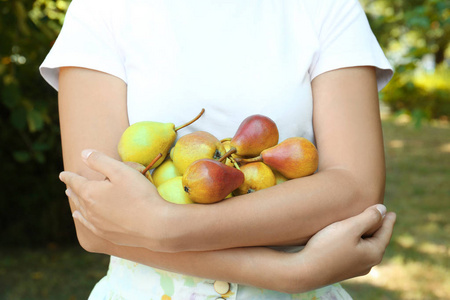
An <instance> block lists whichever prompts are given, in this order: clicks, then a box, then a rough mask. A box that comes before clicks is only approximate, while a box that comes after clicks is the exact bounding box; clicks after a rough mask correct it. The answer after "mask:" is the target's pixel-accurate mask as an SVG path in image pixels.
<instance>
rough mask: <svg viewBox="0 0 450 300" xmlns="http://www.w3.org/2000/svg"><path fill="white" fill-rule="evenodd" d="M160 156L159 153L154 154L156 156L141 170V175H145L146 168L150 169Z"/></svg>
mask: <svg viewBox="0 0 450 300" xmlns="http://www.w3.org/2000/svg"><path fill="white" fill-rule="evenodd" d="M161 157H162V154H161V153H158V155H156V157H155V158H154V159H153V160H152V161H151V162H150V163H149V164H148V166H147V167H146V168H145V169H144V171H142V175H145V173H147V171H148V170H150V169H151V168H152V167H153V165H154V164H155V163H156V162H157V161H158V159H160V158H161Z"/></svg>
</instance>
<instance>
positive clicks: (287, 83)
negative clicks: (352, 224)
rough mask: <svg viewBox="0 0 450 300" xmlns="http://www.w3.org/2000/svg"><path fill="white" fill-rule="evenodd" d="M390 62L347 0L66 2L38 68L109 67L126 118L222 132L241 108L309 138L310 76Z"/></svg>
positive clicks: (381, 72) (54, 75)
mask: <svg viewBox="0 0 450 300" xmlns="http://www.w3.org/2000/svg"><path fill="white" fill-rule="evenodd" d="M359 65H371V66H376V67H377V75H378V82H379V88H380V89H381V88H382V87H383V86H384V85H385V84H386V83H387V82H388V80H389V79H390V77H391V76H392V70H391V67H390V65H389V63H388V61H387V59H386V58H385V56H384V54H383V52H382V51H381V49H380V46H379V44H378V42H377V40H376V38H375V37H374V35H373V33H372V31H371V29H370V27H369V25H368V22H367V19H366V17H365V14H364V13H363V10H362V8H361V7H360V5H359V3H358V2H357V1H356V0H303V1H302V0H283V1H274V0H245V1H242V0H227V1H209V0H194V1H182V0H170V1H163V0H152V1H149V0H133V1H131V0H128V1H125V0H108V1H107V0H95V1H94V0H75V1H73V2H72V4H71V6H70V8H69V11H68V13H67V16H66V20H65V23H64V26H63V29H62V31H61V34H60V36H59V37H58V39H57V41H56V43H55V45H54V46H53V49H52V50H51V52H50V54H49V55H48V57H47V58H46V59H45V61H44V62H43V64H42V66H41V72H42V75H43V76H44V78H45V79H46V80H48V82H49V83H50V84H51V85H52V86H54V87H55V88H57V87H58V68H59V67H61V66H78V67H84V68H90V69H95V70H99V71H102V72H106V73H110V74H112V75H114V76H117V77H119V78H121V79H122V80H124V81H125V82H126V83H127V88H128V117H129V120H130V123H131V124H133V123H135V122H137V121H142V120H153V121H161V122H172V123H175V125H180V124H181V123H184V122H185V121H187V120H189V119H191V118H192V117H194V116H195V115H197V113H198V112H199V111H200V110H201V108H202V107H204V108H206V113H205V115H204V116H203V117H202V118H201V119H200V120H199V121H197V122H196V123H195V124H194V125H193V126H190V127H188V128H186V129H185V130H182V131H180V132H179V134H180V135H183V134H187V133H189V132H192V131H195V130H206V131H209V132H211V133H212V134H214V135H217V137H218V138H219V139H221V138H225V137H230V136H232V135H233V134H234V133H235V132H236V129H237V127H238V126H239V124H240V122H241V121H242V120H243V119H244V118H245V117H247V116H249V115H251V114H256V113H261V114H264V115H267V116H269V117H271V118H272V119H273V120H274V121H275V122H276V123H277V125H278V126H279V128H280V141H281V140H283V139H285V138H287V137H290V136H304V137H306V138H308V139H310V140H313V129H312V121H311V118H312V97H311V89H310V82H311V80H312V79H314V78H315V77H316V76H318V75H320V74H321V73H323V72H326V71H330V70H333V69H337V68H343V67H351V66H359Z"/></svg>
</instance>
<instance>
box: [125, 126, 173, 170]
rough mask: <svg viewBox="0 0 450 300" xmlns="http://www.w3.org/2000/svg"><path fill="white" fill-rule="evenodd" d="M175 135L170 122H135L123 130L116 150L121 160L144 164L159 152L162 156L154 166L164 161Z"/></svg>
mask: <svg viewBox="0 0 450 300" xmlns="http://www.w3.org/2000/svg"><path fill="white" fill-rule="evenodd" d="M176 137H177V134H176V131H175V125H174V124H172V123H159V122H152V121H142V122H137V123H134V124H133V125H131V126H130V127H128V128H127V129H126V130H125V131H124V133H123V134H122V136H121V138H120V141H119V145H118V146H117V150H118V152H119V155H120V158H121V159H122V161H134V162H137V163H140V164H142V165H145V166H146V165H148V164H149V163H150V162H151V161H152V160H153V158H154V157H155V156H156V155H157V154H158V153H161V154H162V157H161V158H160V159H159V160H158V161H157V162H156V163H155V164H154V165H153V167H154V168H156V167H158V166H159V165H160V164H161V163H162V162H163V161H164V159H165V157H166V156H167V152H168V151H169V149H170V147H171V146H172V144H173V142H174V141H175V139H176Z"/></svg>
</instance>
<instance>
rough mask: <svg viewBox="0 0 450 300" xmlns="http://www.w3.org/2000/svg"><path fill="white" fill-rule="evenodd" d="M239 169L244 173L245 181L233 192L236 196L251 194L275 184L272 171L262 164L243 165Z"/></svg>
mask: <svg viewBox="0 0 450 300" xmlns="http://www.w3.org/2000/svg"><path fill="white" fill-rule="evenodd" d="M240 169H241V171H242V172H243V173H244V177H245V180H244V183H243V184H241V186H239V187H238V188H237V189H236V190H234V191H233V194H234V195H236V196H237V195H244V194H249V193H253V192H256V191H259V190H262V189H265V188H268V187H271V186H274V185H275V184H276V179H275V175H274V174H273V172H272V169H270V168H269V167H268V166H267V165H266V164H264V163H262V162H253V163H249V164H245V165H243V166H241V168H240Z"/></svg>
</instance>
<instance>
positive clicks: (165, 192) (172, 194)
mask: <svg viewBox="0 0 450 300" xmlns="http://www.w3.org/2000/svg"><path fill="white" fill-rule="evenodd" d="M181 179H182V177H181V176H177V177H174V178H172V179H169V180H167V181H165V182H163V183H162V184H161V185H160V186H158V187H157V190H158V193H159V195H160V196H161V197H163V199H164V200H166V201H169V202H172V203H175V204H192V203H194V202H193V201H192V200H191V199H190V198H189V195H188V194H187V193H186V192H185V191H184V187H183V183H182V182H181Z"/></svg>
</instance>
